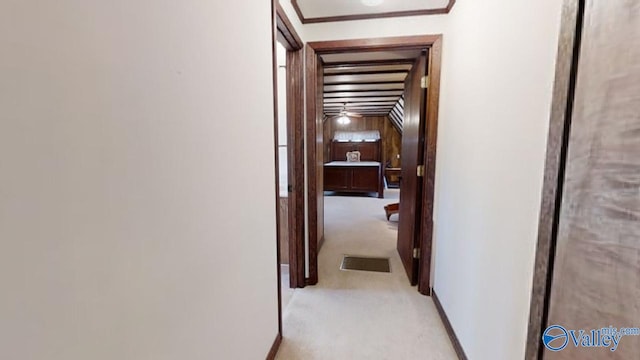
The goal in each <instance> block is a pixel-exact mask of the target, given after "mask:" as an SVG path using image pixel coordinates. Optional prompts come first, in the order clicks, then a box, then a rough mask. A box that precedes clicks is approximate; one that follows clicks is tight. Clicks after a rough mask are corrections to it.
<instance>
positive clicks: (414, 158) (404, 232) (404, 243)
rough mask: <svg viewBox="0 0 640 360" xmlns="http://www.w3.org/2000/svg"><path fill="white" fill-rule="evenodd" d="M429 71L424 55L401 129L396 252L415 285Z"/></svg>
mask: <svg viewBox="0 0 640 360" xmlns="http://www.w3.org/2000/svg"><path fill="white" fill-rule="evenodd" d="M426 68H427V59H426V55H422V56H420V57H419V58H418V59H417V60H416V62H415V63H414V66H413V68H412V69H411V72H410V73H409V75H408V76H407V79H406V81H405V103H404V104H405V105H404V106H405V108H404V122H403V125H402V152H401V160H402V170H401V174H402V180H401V182H400V214H399V225H398V244H397V248H398V253H399V254H400V258H401V259H402V264H403V265H404V268H405V271H406V272H407V276H408V277H409V281H411V284H412V285H415V284H416V283H417V281H418V259H417V258H416V257H414V249H417V248H418V245H417V244H419V240H420V239H419V235H420V234H421V232H420V221H419V219H420V215H421V214H420V212H421V209H422V206H421V203H422V200H421V199H422V178H420V177H418V174H417V168H418V165H419V164H423V162H422V161H423V157H424V133H425V132H424V123H425V121H424V111H423V109H424V103H425V91H424V89H422V87H421V86H420V85H421V80H422V77H423V76H424V75H425V72H426Z"/></svg>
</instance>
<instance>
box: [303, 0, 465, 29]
mask: <svg viewBox="0 0 640 360" xmlns="http://www.w3.org/2000/svg"><path fill="white" fill-rule="evenodd" d="M291 3H292V4H293V6H294V8H295V9H296V12H297V13H298V17H299V18H300V20H301V21H302V23H317V22H328V21H345V20H357V19H370V18H380V17H396V16H411V15H429V14H447V13H449V11H450V10H451V7H452V6H453V4H454V3H455V0H292V1H291Z"/></svg>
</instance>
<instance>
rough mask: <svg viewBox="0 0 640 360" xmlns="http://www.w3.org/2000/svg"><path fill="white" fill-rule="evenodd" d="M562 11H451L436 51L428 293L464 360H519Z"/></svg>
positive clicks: (497, 5) (513, 6)
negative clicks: (432, 255)
mask: <svg viewBox="0 0 640 360" xmlns="http://www.w3.org/2000/svg"><path fill="white" fill-rule="evenodd" d="M560 7H561V2H560V1H556V0H541V1H525V0H519V1H510V0H487V1H471V0H459V1H457V2H456V5H455V6H454V9H453V11H452V13H451V15H450V16H451V17H450V19H449V20H450V22H449V29H448V30H449V31H448V33H447V36H446V38H445V41H444V58H443V61H444V64H443V77H442V94H441V104H440V124H439V132H438V137H439V138H438V159H437V169H436V172H437V175H436V203H435V210H436V214H435V216H436V219H435V223H436V230H435V241H436V242H437V244H438V247H437V249H436V262H435V266H436V273H435V291H436V293H437V294H438V296H439V298H440V300H441V301H442V303H443V306H444V309H445V311H446V312H447V314H448V316H449V319H450V320H451V322H452V325H453V328H454V329H455V331H456V333H457V334H458V337H459V338H460V340H461V342H462V345H463V347H464V349H465V351H466V352H467V355H468V356H469V358H470V359H474V360H476V359H477V360H484V359H522V358H523V357H524V349H525V342H526V330H527V320H528V314H529V300H530V292H531V284H532V277H533V262H534V252H535V245H536V234H537V223H538V213H539V208H540V200H541V188H542V177H543V166H544V157H545V151H546V137H547V128H548V122H549V114H550V107H551V106H550V103H551V92H552V86H553V76H554V70H555V69H554V64H555V57H556V47H557V41H558V33H559V18H560Z"/></svg>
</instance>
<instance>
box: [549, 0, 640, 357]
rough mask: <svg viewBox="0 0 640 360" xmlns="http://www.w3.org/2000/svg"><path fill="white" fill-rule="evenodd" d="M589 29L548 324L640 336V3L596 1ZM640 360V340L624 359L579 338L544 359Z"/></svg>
mask: <svg viewBox="0 0 640 360" xmlns="http://www.w3.org/2000/svg"><path fill="white" fill-rule="evenodd" d="M583 24H584V25H583V29H582V42H581V47H580V52H579V59H578V67H577V71H578V73H577V78H576V85H575V97H574V103H573V104H574V106H573V116H572V117H571V128H570V135H569V140H568V153H567V161H566V167H565V178H564V190H563V194H562V204H561V209H560V218H559V223H558V234H557V242H556V244H557V245H556V252H555V262H554V266H553V280H552V283H551V293H550V302H549V316H548V321H547V324H546V325H547V326H549V325H556V324H557V325H560V326H563V327H564V328H565V329H567V330H582V329H584V330H585V331H587V332H588V331H589V330H590V329H600V328H604V327H609V326H613V327H616V328H621V327H640V306H639V301H640V300H639V299H640V3H638V2H637V1H609V0H588V1H586V6H585V9H584V22H583ZM556 330H557V329H556ZM543 331H544V329H543ZM550 335H562V334H561V333H558V332H556V333H552V334H550ZM563 340H564V337H562V336H560V337H559V338H558V339H556V340H553V342H550V344H551V346H552V347H559V346H561V345H562V344H563ZM639 354H640V336H625V337H622V338H621V339H620V342H619V345H618V348H617V349H616V350H615V351H611V350H610V348H587V347H576V346H574V344H573V340H572V339H571V337H570V336H569V339H568V344H567V346H566V348H564V349H562V350H560V351H558V352H553V351H550V350H548V349H544V350H543V358H544V359H605V358H606V359H638V358H640V355H639Z"/></svg>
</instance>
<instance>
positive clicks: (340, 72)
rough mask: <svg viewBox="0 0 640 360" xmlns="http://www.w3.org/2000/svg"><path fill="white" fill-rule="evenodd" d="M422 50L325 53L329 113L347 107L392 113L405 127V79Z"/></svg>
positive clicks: (361, 112) (371, 113)
mask: <svg viewBox="0 0 640 360" xmlns="http://www.w3.org/2000/svg"><path fill="white" fill-rule="evenodd" d="M420 54H421V51H420V50H406V51H393V52H389V51H374V52H352V53H337V54H324V55H321V58H322V60H323V62H324V92H323V99H324V100H323V101H324V113H325V115H327V116H328V117H335V116H339V115H340V113H341V112H342V111H347V112H349V113H355V114H358V115H362V116H389V117H390V118H392V119H391V121H392V122H393V123H394V126H396V128H398V130H399V131H401V127H402V117H403V105H404V103H403V101H402V97H403V94H404V81H405V79H406V77H407V75H408V74H409V71H410V70H411V67H412V66H413V62H414V61H415V59H416V58H417V57H418V56H420ZM394 115H395V116H394ZM394 120H395V121H394Z"/></svg>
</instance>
